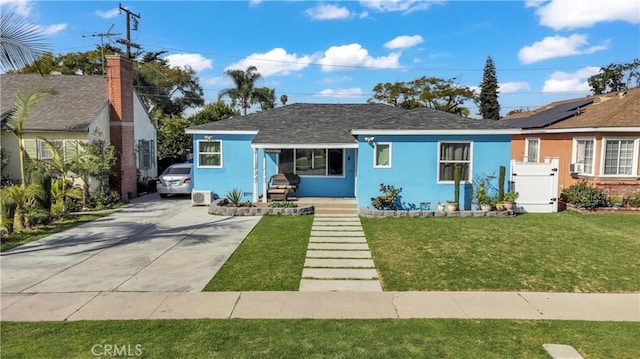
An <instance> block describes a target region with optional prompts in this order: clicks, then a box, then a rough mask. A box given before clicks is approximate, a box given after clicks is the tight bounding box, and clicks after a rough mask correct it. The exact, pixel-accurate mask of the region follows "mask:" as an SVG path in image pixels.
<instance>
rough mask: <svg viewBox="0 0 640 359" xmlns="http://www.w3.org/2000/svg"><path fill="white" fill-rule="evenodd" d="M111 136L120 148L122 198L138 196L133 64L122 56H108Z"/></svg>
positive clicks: (112, 142)
mask: <svg viewBox="0 0 640 359" xmlns="http://www.w3.org/2000/svg"><path fill="white" fill-rule="evenodd" d="M106 60H107V90H108V93H109V129H110V130H109V137H110V142H111V144H112V145H113V146H114V147H115V148H116V167H117V170H118V172H119V174H120V181H119V183H118V191H119V192H120V195H121V196H122V199H124V200H128V199H131V198H134V197H136V196H137V181H138V179H137V173H136V153H135V139H134V133H133V131H134V128H133V64H132V62H131V60H129V59H126V58H123V57H122V56H120V55H108V56H106Z"/></svg>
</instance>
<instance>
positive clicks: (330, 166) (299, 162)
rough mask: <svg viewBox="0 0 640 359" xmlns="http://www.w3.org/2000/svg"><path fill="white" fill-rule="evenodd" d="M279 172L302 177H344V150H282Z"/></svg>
mask: <svg viewBox="0 0 640 359" xmlns="http://www.w3.org/2000/svg"><path fill="white" fill-rule="evenodd" d="M294 159H295V161H294ZM278 172H279V173H295V174H298V175H300V176H342V175H343V174H344V150H343V149H341V148H332V149H326V148H314V149H282V150H280V153H279V154H278Z"/></svg>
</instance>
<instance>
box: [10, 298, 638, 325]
mask: <svg viewBox="0 0 640 359" xmlns="http://www.w3.org/2000/svg"><path fill="white" fill-rule="evenodd" d="M0 306H1V310H0V320H2V321H76V320H125V319H195V318H217V319H226V318H262V319H264V318H268V319H303V318H304V319H381V318H400V319H407V318H464V319H488V318H492V319H537V320H555V319H559V320H588V321H640V293H630V294H583V293H532V292H79V293H35V294H10V293H3V294H1V295H0Z"/></svg>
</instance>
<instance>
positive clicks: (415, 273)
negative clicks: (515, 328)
mask: <svg viewBox="0 0 640 359" xmlns="http://www.w3.org/2000/svg"><path fill="white" fill-rule="evenodd" d="M362 225H363V228H364V231H365V234H366V237H367V240H368V242H369V247H370V249H371V251H372V255H373V259H374V262H375V265H376V268H377V269H378V272H379V273H380V275H381V278H382V282H383V288H384V290H387V291H413V290H415V291H437V290H447V291H458V290H490V291H518V290H521V291H538V292H635V291H639V290H640V282H639V281H638V273H640V261H639V260H638V258H640V235H638V234H639V233H640V217H638V216H635V215H582V214H578V213H574V212H561V213H552V214H524V215H519V216H517V217H515V218H446V217H445V218H384V219H375V218H362Z"/></svg>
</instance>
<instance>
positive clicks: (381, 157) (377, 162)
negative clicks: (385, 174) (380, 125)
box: [373, 143, 391, 168]
mask: <svg viewBox="0 0 640 359" xmlns="http://www.w3.org/2000/svg"><path fill="white" fill-rule="evenodd" d="M374 151H375V155H374V159H373V167H378V168H390V167H391V144H390V143H376V144H375V148H374Z"/></svg>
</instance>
